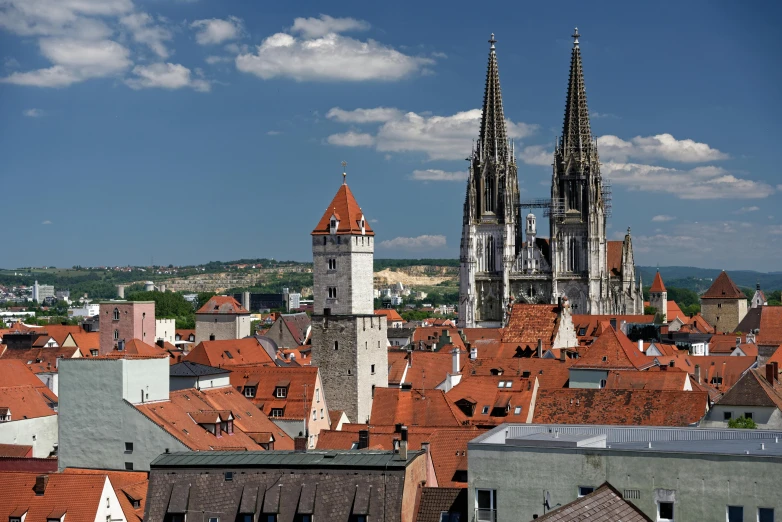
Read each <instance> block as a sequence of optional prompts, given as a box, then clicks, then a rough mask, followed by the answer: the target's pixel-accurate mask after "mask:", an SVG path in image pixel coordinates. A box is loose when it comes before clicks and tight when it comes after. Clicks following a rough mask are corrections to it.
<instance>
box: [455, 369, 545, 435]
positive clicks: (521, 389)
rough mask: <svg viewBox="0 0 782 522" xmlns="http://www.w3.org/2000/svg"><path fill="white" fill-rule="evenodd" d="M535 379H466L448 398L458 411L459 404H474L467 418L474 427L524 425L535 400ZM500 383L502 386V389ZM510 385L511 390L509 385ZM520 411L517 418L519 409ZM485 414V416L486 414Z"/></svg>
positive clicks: (480, 377) (487, 376)
mask: <svg viewBox="0 0 782 522" xmlns="http://www.w3.org/2000/svg"><path fill="white" fill-rule="evenodd" d="M534 379H535V376H534V375H532V376H530V377H526V378H525V377H511V376H506V375H481V376H477V375H466V376H464V377H463V378H462V380H461V381H460V382H459V384H457V385H456V386H454V387H453V388H451V389H450V390H449V391H448V393H447V394H446V397H447V398H448V400H449V401H451V403H452V404H453V405H454V406H453V407H454V409H456V408H457V406H456V404H457V403H458V402H459V401H462V400H467V401H469V402H472V403H474V404H475V407H474V411H473V414H472V416H466V415H465V414H464V413H463V412H461V410H459V412H460V413H462V415H464V416H465V418H466V420H468V421H469V422H470V423H471V424H475V425H478V426H498V425H500V424H502V423H503V422H512V421H515V422H523V421H524V419H526V418H527V415H528V414H529V409H530V404H531V402H532V399H533V391H534V390H533V388H534ZM500 382H502V383H503V386H502V387H501V388H500V386H499V384H500ZM508 383H510V387H508V386H507V384H508ZM508 407H509V408H510V411H509V412H508V411H506V408H508ZM518 407H520V408H521V411H520V412H519V414H518V415H516V413H515V410H516V408H518ZM484 411H486V413H484Z"/></svg>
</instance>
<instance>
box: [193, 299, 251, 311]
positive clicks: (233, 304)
mask: <svg viewBox="0 0 782 522" xmlns="http://www.w3.org/2000/svg"><path fill="white" fill-rule="evenodd" d="M196 313H197V314H249V313H250V312H248V311H247V310H245V309H244V307H243V306H242V305H240V304H239V302H238V301H237V300H236V299H234V298H233V297H231V296H228V295H216V296H214V297H212V298H211V299H210V300H209V301H207V302H206V304H205V305H204V306H202V307H201V308H199V309H198V311H197V312H196Z"/></svg>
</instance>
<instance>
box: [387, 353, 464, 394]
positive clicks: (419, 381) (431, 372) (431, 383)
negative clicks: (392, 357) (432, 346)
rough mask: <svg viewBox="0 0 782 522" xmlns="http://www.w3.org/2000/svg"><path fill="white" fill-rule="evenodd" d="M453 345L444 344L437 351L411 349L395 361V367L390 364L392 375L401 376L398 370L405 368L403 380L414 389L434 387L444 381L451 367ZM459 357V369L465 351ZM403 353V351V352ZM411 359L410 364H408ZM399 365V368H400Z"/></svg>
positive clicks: (462, 365) (462, 363) (462, 364)
mask: <svg viewBox="0 0 782 522" xmlns="http://www.w3.org/2000/svg"><path fill="white" fill-rule="evenodd" d="M453 349H454V347H453V346H446V347H445V348H444V349H442V350H440V351H438V352H428V351H421V350H417V351H412V352H408V353H406V355H405V359H404V361H395V364H396V367H395V366H394V365H393V364H392V367H391V370H393V372H394V375H395V376H398V377H397V378H401V373H399V372H400V371H401V372H403V371H404V367H405V366H408V368H407V375H405V380H404V382H406V383H409V384H411V385H412V386H413V389H415V390H421V389H424V388H426V389H434V388H436V387H437V386H438V385H440V384H442V383H443V381H445V379H446V377H447V376H448V374H449V373H451V370H452V369H453V354H452V353H451V351H452V350H453ZM461 352H462V353H461V354H460V357H459V370H460V371H461V370H462V369H463V368H464V365H465V361H466V359H467V357H466V356H467V355H468V354H467V352H466V351H464V350H462V351H461ZM403 353H404V352H403ZM411 361H412V364H410V363H411ZM400 366H401V368H400ZM390 373H391V371H389V382H392V381H391V375H390Z"/></svg>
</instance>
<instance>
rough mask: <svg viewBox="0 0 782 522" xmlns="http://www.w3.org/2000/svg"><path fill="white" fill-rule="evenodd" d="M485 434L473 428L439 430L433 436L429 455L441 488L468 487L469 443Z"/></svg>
mask: <svg viewBox="0 0 782 522" xmlns="http://www.w3.org/2000/svg"><path fill="white" fill-rule="evenodd" d="M485 432H486V430H483V429H479V428H472V427H471V428H461V429H458V430H451V429H439V430H437V431H435V432H434V433H433V434H432V436H431V437H430V438H429V441H428V442H429V443H430V444H429V453H430V455H431V457H432V466H433V467H434V473H435V476H436V477H437V485H438V486H439V487H441V488H443V487H445V488H450V487H467V466H466V465H467V443H468V442H469V441H471V440H472V439H474V438H475V437H478V436H479V435H481V434H483V433H485Z"/></svg>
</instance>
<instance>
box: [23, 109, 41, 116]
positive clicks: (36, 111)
mask: <svg viewBox="0 0 782 522" xmlns="http://www.w3.org/2000/svg"><path fill="white" fill-rule="evenodd" d="M44 114H46V113H45V112H44V111H43V109H27V110H26V111H24V115H25V116H27V117H28V118H41V117H42V116H43V115H44Z"/></svg>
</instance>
